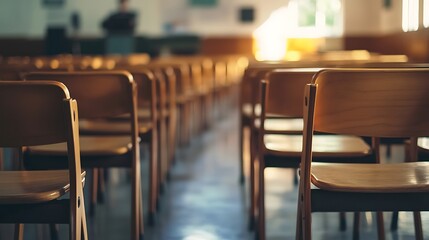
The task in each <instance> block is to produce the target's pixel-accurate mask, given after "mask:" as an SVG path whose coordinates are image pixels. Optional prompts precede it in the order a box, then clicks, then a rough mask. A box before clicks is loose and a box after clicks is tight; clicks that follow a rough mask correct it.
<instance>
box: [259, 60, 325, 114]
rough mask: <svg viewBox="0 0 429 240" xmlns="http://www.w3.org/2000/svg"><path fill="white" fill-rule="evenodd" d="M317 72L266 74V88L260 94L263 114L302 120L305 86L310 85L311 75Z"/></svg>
mask: <svg viewBox="0 0 429 240" xmlns="http://www.w3.org/2000/svg"><path fill="white" fill-rule="evenodd" d="M319 70H320V69H318V68H300V69H294V68H292V69H276V70H274V71H271V72H268V73H267V74H266V76H265V79H266V81H267V83H268V86H267V88H266V92H262V93H261V97H262V99H261V103H263V114H265V115H281V116H285V117H291V118H302V117H303V102H302V99H303V98H304V88H305V85H306V84H308V83H311V80H312V78H313V75H314V74H315V73H317V72H318V71H319ZM265 115H264V116H265Z"/></svg>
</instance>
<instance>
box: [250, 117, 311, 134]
mask: <svg viewBox="0 0 429 240" xmlns="http://www.w3.org/2000/svg"><path fill="white" fill-rule="evenodd" d="M260 125H261V120H260V119H255V129H256V130H258V129H259V128H260ZM303 128H304V120H303V119H302V118H267V119H265V132H266V133H268V134H269V133H284V134H302V130H303Z"/></svg>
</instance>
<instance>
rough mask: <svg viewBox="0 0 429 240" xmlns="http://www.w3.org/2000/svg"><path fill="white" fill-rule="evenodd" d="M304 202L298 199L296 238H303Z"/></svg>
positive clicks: (298, 239)
mask: <svg viewBox="0 0 429 240" xmlns="http://www.w3.org/2000/svg"><path fill="white" fill-rule="evenodd" d="M302 239H303V233H302V204H301V202H300V201H298V210H297V213H296V231H295V240H302Z"/></svg>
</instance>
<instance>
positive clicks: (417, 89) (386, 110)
mask: <svg viewBox="0 0 429 240" xmlns="http://www.w3.org/2000/svg"><path fill="white" fill-rule="evenodd" d="M307 88H315V89H316V93H315V97H314V96H312V95H308V96H307V97H309V100H310V104H311V103H312V102H313V101H314V103H315V104H316V105H315V106H314V115H313V117H314V119H315V120H314V130H316V131H321V132H329V133H338V134H352V135H359V136H370V137H419V136H428V135H429V124H428V123H429V111H428V110H427V109H429V68H420V69H416V68H414V69H406V68H402V69H401V68H399V69H398V68H395V69H332V70H322V71H320V72H319V73H317V74H316V75H315V77H314V79H313V85H309V86H308V87H307ZM309 114H313V113H310V112H309ZM310 117H311V116H310Z"/></svg>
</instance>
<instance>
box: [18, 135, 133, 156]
mask: <svg viewBox="0 0 429 240" xmlns="http://www.w3.org/2000/svg"><path fill="white" fill-rule="evenodd" d="M130 149H131V138H130V137H128V136H126V137H125V136H80V153H81V156H82V157H86V156H118V155H123V154H126V153H128V152H129V151H130ZM26 151H27V153H29V154H33V155H47V156H65V155H66V154H67V144H66V143H56V144H48V145H40V146H31V147H27V149H26Z"/></svg>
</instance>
